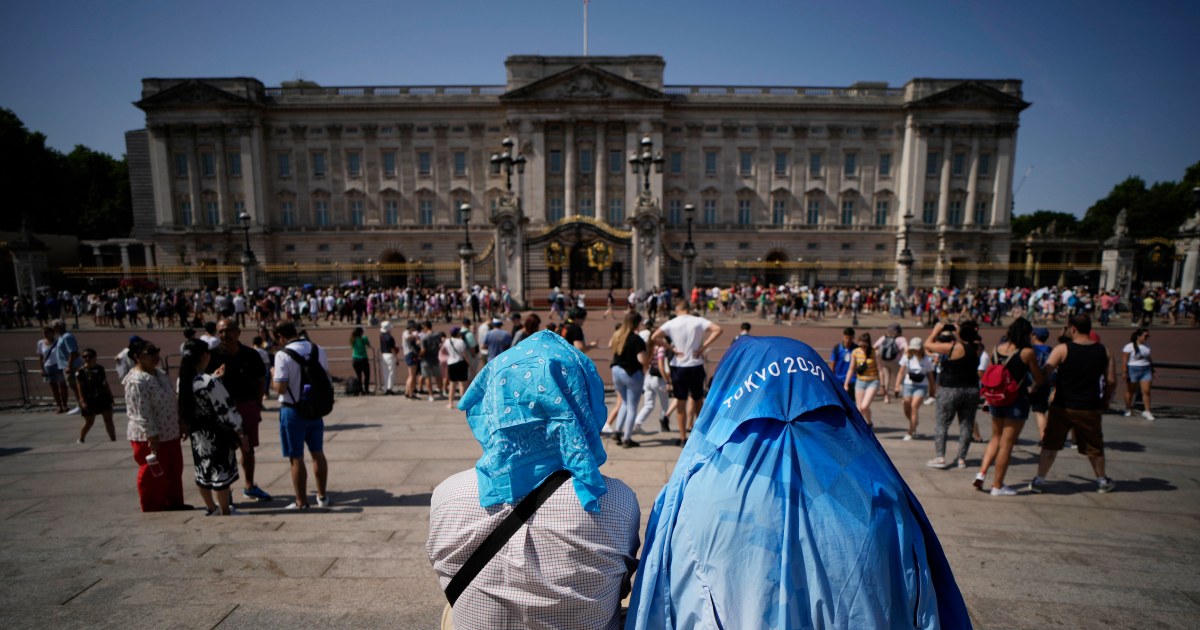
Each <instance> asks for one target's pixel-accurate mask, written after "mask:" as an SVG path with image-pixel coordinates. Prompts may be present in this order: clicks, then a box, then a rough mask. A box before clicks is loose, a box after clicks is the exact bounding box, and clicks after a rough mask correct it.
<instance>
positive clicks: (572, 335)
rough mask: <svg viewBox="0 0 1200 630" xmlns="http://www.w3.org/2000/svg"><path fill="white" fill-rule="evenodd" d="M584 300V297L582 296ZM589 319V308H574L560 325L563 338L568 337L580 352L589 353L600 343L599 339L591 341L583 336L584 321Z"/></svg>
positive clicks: (568, 340)
mask: <svg viewBox="0 0 1200 630" xmlns="http://www.w3.org/2000/svg"><path fill="white" fill-rule="evenodd" d="M580 299H581V300H582V298H580ZM585 320H587V310H586V309H584V308H582V307H575V308H572V309H571V311H570V312H569V313H567V319H566V321H565V322H563V325H562V326H561V327H560V329H559V330H560V332H561V333H562V336H563V339H566V340H567V342H569V343H570V344H571V345H573V346H575V348H576V349H577V350H579V351H580V352H582V353H584V354H587V353H588V352H590V351H591V350H592V349H593V348H595V347H596V346H598V345H599V343H600V342H598V341H591V342H589V341H588V340H587V339H586V338H585V337H584V336H583V322H584V321H585Z"/></svg>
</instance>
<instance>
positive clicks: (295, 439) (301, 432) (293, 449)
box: [279, 405, 325, 459]
mask: <svg viewBox="0 0 1200 630" xmlns="http://www.w3.org/2000/svg"><path fill="white" fill-rule="evenodd" d="M324 443H325V421H324V420H323V419H321V418H317V419H315V420H312V419H309V418H305V417H304V416H302V415H300V414H299V413H296V409H295V407H291V406H287V405H285V406H283V407H281V408H280V409H279V444H280V446H282V447H283V456H284V457H286V458H288V459H303V458H304V446H305V445H306V444H307V445H308V452H310V453H320V452H321V451H323V450H325V448H324Z"/></svg>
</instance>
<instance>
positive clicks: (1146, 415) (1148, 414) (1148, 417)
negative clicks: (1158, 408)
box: [1142, 409, 1154, 422]
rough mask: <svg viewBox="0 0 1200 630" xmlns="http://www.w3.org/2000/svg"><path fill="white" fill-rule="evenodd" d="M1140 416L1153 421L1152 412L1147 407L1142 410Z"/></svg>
mask: <svg viewBox="0 0 1200 630" xmlns="http://www.w3.org/2000/svg"><path fill="white" fill-rule="evenodd" d="M1142 417H1143V418H1145V419H1147V420H1149V421H1150V422H1154V414H1152V413H1150V410H1149V409H1147V410H1146V411H1143V412H1142Z"/></svg>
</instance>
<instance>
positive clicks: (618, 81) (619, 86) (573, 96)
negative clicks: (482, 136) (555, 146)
mask: <svg viewBox="0 0 1200 630" xmlns="http://www.w3.org/2000/svg"><path fill="white" fill-rule="evenodd" d="M500 100H501V101H597V100H601V101H647V100H650V101H665V100H667V97H666V95H665V94H663V93H662V92H660V91H658V90H655V89H653V88H649V87H646V86H645V85H642V84H641V83H637V82H636V81H630V80H629V79H626V78H624V77H621V76H618V75H615V74H613V73H611V72H608V71H607V70H601V69H600V68H596V67H594V66H590V65H587V64H583V65H578V66H575V67H573V68H570V69H568V70H564V71H562V72H559V73H558V74H554V75H551V76H548V77H546V78H544V79H541V80H539V81H534V82H533V83H530V84H529V85H526V86H524V87H520V88H517V89H515V90H513V91H511V92H507V93H505V94H503V95H501V96H500Z"/></svg>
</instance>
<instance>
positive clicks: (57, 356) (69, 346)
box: [52, 319, 83, 414]
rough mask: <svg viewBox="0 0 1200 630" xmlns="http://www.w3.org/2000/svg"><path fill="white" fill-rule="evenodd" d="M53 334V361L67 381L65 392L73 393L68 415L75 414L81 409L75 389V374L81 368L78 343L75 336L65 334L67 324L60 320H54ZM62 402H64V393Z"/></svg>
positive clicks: (81, 362) (81, 361) (81, 360)
mask: <svg viewBox="0 0 1200 630" xmlns="http://www.w3.org/2000/svg"><path fill="white" fill-rule="evenodd" d="M52 326H53V328H54V334H55V336H57V339H56V340H55V342H54V361H55V363H56V365H58V369H59V370H61V371H62V373H63V375H64V376H65V377H66V380H67V390H68V391H71V392H75V396H76V397H75V406H74V407H73V408H72V409H71V410H70V411H68V412H67V413H68V414H77V413H79V412H80V410H81V407H80V406H79V405H80V400H79V392H78V390H77V389H76V388H75V372H76V371H77V370H79V368H81V367H83V359H81V358H79V342H78V341H76V340H75V335H73V334H71V333H69V332H67V323H66V322H64V321H63V320H61V319H56V320H54V323H53V324H52ZM63 402H66V396H65V393H64V397H63Z"/></svg>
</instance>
